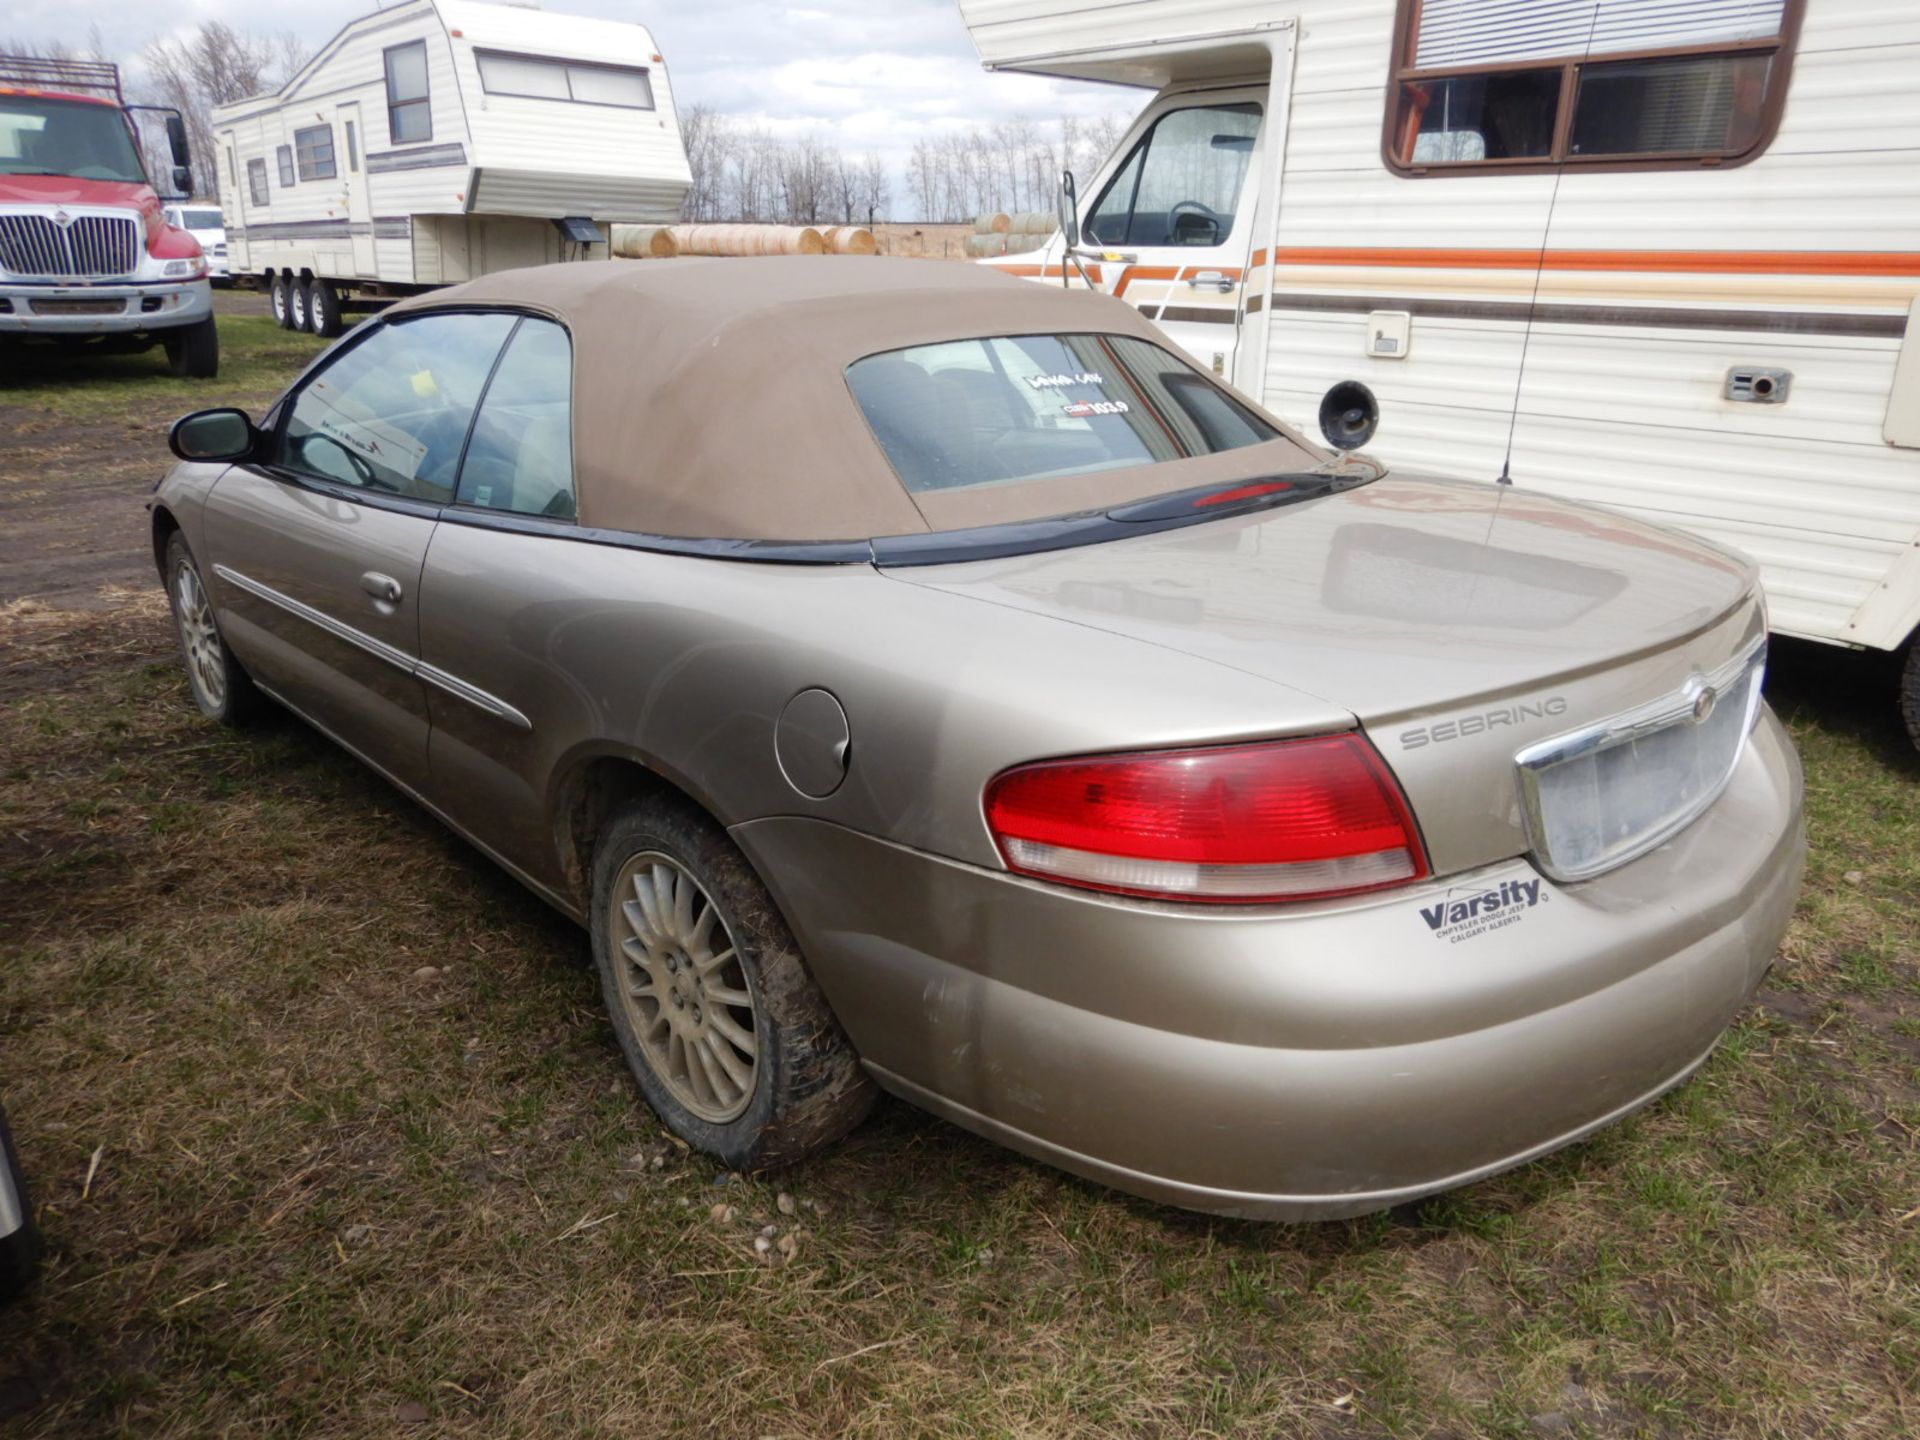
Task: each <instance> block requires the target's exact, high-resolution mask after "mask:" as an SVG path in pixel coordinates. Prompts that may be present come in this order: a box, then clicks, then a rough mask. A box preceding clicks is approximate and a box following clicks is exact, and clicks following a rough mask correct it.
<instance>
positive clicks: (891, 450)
mask: <svg viewBox="0 0 1920 1440" xmlns="http://www.w3.org/2000/svg"><path fill="white" fill-rule="evenodd" d="M847 383H848V385H849V386H850V387H851V388H852V390H853V395H854V398H855V400H856V401H858V402H859V405H860V409H861V410H862V412H863V413H864V414H865V415H866V418H867V423H868V424H869V425H870V426H871V427H872V428H873V433H874V436H875V438H876V439H877V440H879V442H880V446H881V448H882V449H883V450H884V451H885V452H886V456H887V459H888V461H889V462H890V463H891V464H892V466H893V469H894V473H895V474H897V475H898V476H899V477H900V482H901V484H903V485H905V486H906V488H907V489H908V490H909V491H912V492H914V493H916V494H918V493H922V492H926V491H935V490H957V489H975V488H978V487H982V486H991V485H1005V484H1013V483H1017V482H1020V481H1028V480H1039V479H1045V478H1050V477H1056V476H1066V475H1083V474H1090V473H1094V472H1097V471H1102V470H1116V469H1123V468H1134V467H1139V466H1143V465H1155V464H1160V463H1163V462H1166V461H1172V460H1185V459H1191V458H1193V457H1195V456H1200V455H1212V454H1216V453H1218V452H1221V451H1225V450H1237V449H1240V448H1242V447H1243V446H1248V445H1258V444H1261V443H1263V442H1265V441H1268V440H1274V439H1278V438H1280V436H1281V432H1280V431H1279V430H1277V429H1275V428H1274V427H1273V426H1272V425H1271V424H1269V423H1268V422H1267V421H1266V420H1264V419H1262V418H1261V417H1260V416H1259V415H1257V414H1255V413H1254V412H1253V411H1252V410H1250V409H1248V408H1247V407H1246V406H1245V405H1243V404H1241V403H1240V402H1239V401H1238V400H1236V399H1234V397H1233V396H1232V395H1231V394H1229V393H1228V392H1227V391H1226V390H1224V389H1222V388H1221V387H1220V386H1218V385H1216V384H1215V383H1214V382H1213V380H1212V379H1211V378H1209V377H1208V376H1206V375H1205V374H1203V373H1202V372H1201V371H1199V370H1198V369H1196V368H1195V367H1194V366H1192V365H1191V364H1189V363H1188V362H1187V361H1185V360H1183V359H1180V358H1179V357H1177V356H1175V355H1173V354H1172V353H1171V352H1169V351H1166V350H1163V349H1161V348H1160V347H1159V346H1158V345H1154V344H1151V343H1149V342H1148V341H1145V340H1141V339H1138V338H1136V337H1134V336H1130V335H1012V336H994V337H990V338H984V339H974V340H955V341H950V342H947V343H944V344H938V345H917V346H914V347H913V348H911V349H906V350H894V351H889V352H887V353H885V354H881V355H871V356H868V357H867V358H866V359H864V360H860V361H857V362H855V363H854V364H853V365H851V366H849V367H848V369H847Z"/></svg>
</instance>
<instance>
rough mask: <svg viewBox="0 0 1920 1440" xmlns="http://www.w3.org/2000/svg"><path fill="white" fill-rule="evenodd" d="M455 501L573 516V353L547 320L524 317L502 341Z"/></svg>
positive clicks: (525, 512)
mask: <svg viewBox="0 0 1920 1440" xmlns="http://www.w3.org/2000/svg"><path fill="white" fill-rule="evenodd" d="M458 503H460V504H462V505H477V506H479V507H481V508H482V509H486V510H510V511H512V512H514V513H515V514H518V515H546V516H550V517H552V518H554V519H560V520H571V519H572V518H573V347H572V345H571V343H570V342H569V341H568V340H567V332H566V331H565V330H563V329H561V328H560V327H559V326H558V325H556V324H554V323H553V322H552V321H551V320H535V319H533V318H532V317H528V318H527V319H525V320H522V321H521V322H520V328H519V329H518V330H516V331H514V332H513V339H511V340H510V341H508V342H507V353H506V355H505V356H504V357H503V358H502V359H501V361H500V368H499V369H497V370H495V371H494V372H493V379H492V380H491V381H490V382H488V385H487V393H486V398H485V399H483V400H482V401H481V402H480V414H479V417H478V418H477V419H476V420H475V421H474V424H473V437H472V438H471V439H470V440H468V441H467V456H466V459H465V460H463V461H461V462H460V489H459V495H458Z"/></svg>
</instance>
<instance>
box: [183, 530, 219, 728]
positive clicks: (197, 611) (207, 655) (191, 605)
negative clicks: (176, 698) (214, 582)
mask: <svg viewBox="0 0 1920 1440" xmlns="http://www.w3.org/2000/svg"><path fill="white" fill-rule="evenodd" d="M173 613H174V616H175V620H176V623H177V624H178V625H179V626H180V648H181V649H182V650H184V651H185V652H186V656H187V679H188V680H190V681H191V682H192V684H193V688H194V692H195V693H196V694H197V695H198V696H199V699H200V703H201V704H202V705H203V706H204V707H205V708H206V709H208V710H218V709H219V708H220V707H221V706H222V705H225V704H226V703H227V662H226V657H225V655H223V654H222V653H221V649H220V632H219V631H218V630H217V629H215V628H214V623H213V606H212V605H211V604H209V603H208V601H207V592H206V588H205V587H204V586H202V585H201V583H200V573H199V572H198V571H197V570H195V569H194V568H193V566H191V565H182V566H181V567H180V568H179V569H178V570H176V571H175V572H174V576H173Z"/></svg>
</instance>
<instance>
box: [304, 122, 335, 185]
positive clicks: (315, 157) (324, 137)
mask: <svg viewBox="0 0 1920 1440" xmlns="http://www.w3.org/2000/svg"><path fill="white" fill-rule="evenodd" d="M293 150H294V159H295V160H297V161H298V162H299V165H300V178H301V179H302V180H331V179H333V178H334V177H335V175H337V174H338V173H339V172H338V171H337V170H336V169H335V168H334V162H333V127H332V126H331V125H309V126H308V127H307V128H306V129H304V130H296V131H294V132H293Z"/></svg>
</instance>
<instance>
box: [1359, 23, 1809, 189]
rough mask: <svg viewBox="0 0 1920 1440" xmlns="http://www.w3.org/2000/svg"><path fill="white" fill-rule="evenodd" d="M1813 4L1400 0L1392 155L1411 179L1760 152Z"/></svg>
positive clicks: (1731, 157) (1716, 160) (1718, 158)
mask: <svg viewBox="0 0 1920 1440" xmlns="http://www.w3.org/2000/svg"><path fill="white" fill-rule="evenodd" d="M1804 5H1805V0H1698V3H1689V4H1684V5H1682V4H1668V3H1665V0H1535V3H1532V4H1529V5H1527V6H1525V7H1522V8H1520V9H1518V10H1516V7H1514V6H1513V5H1512V4H1511V3H1510V0H1447V3H1446V4H1444V5H1441V4H1427V5H1424V6H1423V5H1421V4H1420V3H1419V0H1400V20H1399V30H1398V39H1397V41H1396V45H1397V49H1396V55H1397V56H1398V62H1397V64H1396V68H1395V77H1394V78H1395V82H1396V83H1395V85H1394V87H1393V90H1392V92H1391V93H1392V96H1393V99H1392V101H1391V102H1390V104H1389V106H1388V112H1387V133H1386V138H1385V143H1384V149H1385V154H1386V158H1387V163H1388V165H1389V166H1390V167H1392V168H1393V169H1395V170H1398V171H1400V172H1401V173H1402V174H1407V175H1429V174H1432V175H1443V174H1449V173H1456V172H1459V171H1470V170H1475V169H1481V168H1495V167H1499V168H1505V169H1508V170H1516V169H1517V170H1537V169H1541V168H1543V167H1546V166H1552V165H1558V164H1562V163H1580V164H1592V163H1611V164H1613V165H1616V166H1618V165H1631V166H1638V167H1655V166H1671V165H1702V164H1709V165H1721V164H1726V163H1728V162H1733V163H1739V162H1740V161H1743V160H1748V159H1751V158H1753V157H1754V156H1755V155H1757V154H1759V153H1760V151H1761V150H1762V149H1764V148H1765V145H1766V143H1767V141H1768V139H1769V138H1770V137H1771V135H1772V132H1773V130H1774V128H1775V127H1776V126H1777V125H1778V123H1779V119H1780V112H1781V110H1782V108H1783V107H1784V105H1785V103H1786V89H1787V78H1788V73H1787V72H1788V69H1789V65H1790V62H1791V59H1792V49H1793V41H1794V38H1795V37H1796V35H1797V34H1798V31H1799V24H1800V16H1801V12H1802V10H1803V8H1804Z"/></svg>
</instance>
